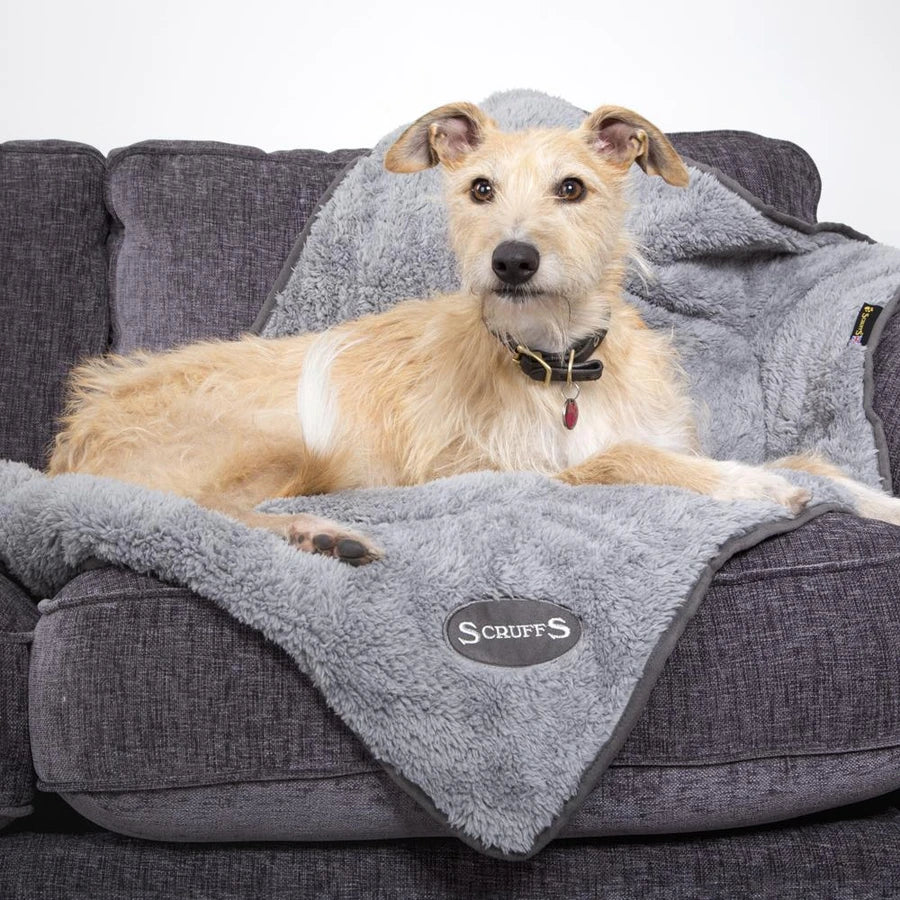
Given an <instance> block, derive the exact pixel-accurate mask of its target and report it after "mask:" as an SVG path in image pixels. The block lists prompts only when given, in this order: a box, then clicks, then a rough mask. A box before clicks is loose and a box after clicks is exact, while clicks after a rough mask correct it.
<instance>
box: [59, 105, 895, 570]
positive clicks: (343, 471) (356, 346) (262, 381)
mask: <svg viewBox="0 0 900 900" xmlns="http://www.w3.org/2000/svg"><path fill="white" fill-rule="evenodd" d="M634 163H637V165H639V166H640V167H641V168H642V169H643V170H644V171H645V172H646V173H647V174H648V175H651V176H657V177H660V178H662V179H664V180H665V181H666V182H668V183H669V184H670V185H673V186H676V187H684V186H686V185H687V184H688V177H689V176H688V171H687V169H686V167H685V165H684V163H683V161H682V160H681V159H680V157H679V156H678V153H677V152H676V151H675V149H674V148H673V147H672V145H671V143H670V142H669V141H668V139H667V138H666V137H665V135H664V134H663V133H662V132H661V131H660V130H659V129H658V128H656V127H655V126H654V125H653V124H651V123H650V122H649V121H647V120H646V119H644V118H643V117H642V116H640V115H638V114H637V113H634V112H632V111H630V110H627V109H624V108H622V107H615V106H603V107H600V108H599V109H597V110H596V111H594V112H593V113H591V114H590V115H588V116H587V117H586V119H585V120H584V122H583V123H582V124H581V125H580V126H579V127H578V128H576V129H574V130H566V129H533V130H529V131H523V132H516V133H504V132H502V131H501V130H500V129H499V128H498V127H497V125H496V124H495V123H494V122H493V121H492V120H491V119H490V118H489V117H488V116H487V115H485V113H484V112H482V111H481V110H480V109H479V108H478V107H477V106H474V105H472V104H469V103H455V104H450V105H447V106H442V107H440V108H438V109H435V110H432V111H431V112H429V113H427V114H426V115H424V116H422V117H421V118H420V119H418V120H417V121H416V122H415V123H414V124H413V125H411V126H410V127H409V128H408V129H407V130H406V131H405V132H404V133H403V134H402V135H401V136H400V138H399V139H398V140H397V141H396V142H395V143H394V144H393V146H392V147H391V148H390V150H389V152H388V154H387V156H386V159H385V166H386V167H387V169H388V170H390V171H391V172H396V173H411V172H419V171H422V170H424V169H427V168H430V167H433V166H440V167H442V169H443V170H444V173H445V182H446V201H447V207H448V213H449V222H450V238H451V242H452V245H453V249H454V251H455V253H456V257H457V259H458V263H459V272H460V276H461V288H460V290H459V292H458V293H453V294H444V295H440V296H436V297H433V298H431V299H411V300H405V301H403V302H400V303H398V304H396V305H395V306H393V307H392V308H391V309H389V310H387V311H386V312H383V313H380V314H377V315H369V316H364V317H362V318H359V319H357V320H354V321H348V322H344V323H342V324H339V325H336V326H335V327H333V328H330V329H328V330H327V331H324V332H321V333H310V334H303V335H299V336H294V337H287V338H277V339H263V338H259V337H255V336H246V337H243V338H241V339H239V340H236V341H208V342H202V343H196V344H192V345H188V346H185V347H182V348H179V349H175V350H171V351H168V352H162V353H135V354H133V355H129V356H109V357H105V358H100V359H96V360H92V361H89V362H87V363H86V364H83V365H81V366H80V367H78V368H77V369H76V370H75V371H74V372H73V374H72V376H71V379H70V384H69V395H68V406H67V409H66V412H65V415H64V418H63V420H62V423H61V424H62V428H61V430H60V432H59V434H58V435H57V437H56V440H55V444H54V447H53V450H52V455H51V459H50V463H49V470H48V471H49V473H50V474H52V475H57V474H61V473H65V472H84V473H91V474H94V475H104V476H111V477H113V478H117V479H120V480H123V481H127V482H133V483H135V484H140V485H145V486H147V487H150V488H155V489H159V490H163V491H172V492H175V493H176V494H180V495H183V496H185V497H189V498H192V499H193V500H195V501H196V502H198V503H200V504H202V505H203V506H206V507H208V508H210V509H214V510H218V511H220V512H221V513H224V514H225V515H227V516H231V517H234V518H236V519H238V520H239V521H241V522H243V523H244V524H246V525H248V526H250V527H260V528H266V529H269V530H270V531H273V532H275V533H277V534H279V535H281V536H282V537H284V538H285V539H287V540H288V541H289V542H290V543H291V544H293V545H295V546H296V547H297V548H298V549H299V550H302V551H307V552H310V553H316V554H323V555H327V556H331V557H334V558H335V559H338V560H341V561H343V562H346V563H349V564H351V565H363V564H366V563H369V562H371V561H373V560H375V559H378V558H379V556H381V551H380V549H379V548H378V547H377V546H376V545H375V543H374V542H373V541H371V540H370V539H369V538H368V537H366V536H365V535H362V534H357V533H355V532H354V531H352V530H350V529H349V528H347V527H345V526H343V525H341V524H339V523H336V522H331V521H329V520H326V519H322V518H320V517H317V516H312V515H304V514H301V515H283V514H266V513H262V512H258V511H257V510H256V507H257V505H258V504H259V503H261V502H262V501H263V500H266V499H268V498H276V497H290V496H296V495H302V494H314V493H323V492H329V491H338V490H343V489H347V488H361V487H374V486H379V485H415V484H421V483H423V482H426V481H430V480H433V479H436V478H441V477H444V476H450V475H456V474H459V473H463V472H471V471H475V470H481V469H493V470H527V471H533V472H534V471H536V472H540V473H544V474H546V475H547V476H550V477H553V478H556V479H558V480H560V481H562V482H565V483H567V484H572V485H580V484H623V483H625V484H629V483H643V484H659V485H674V486H677V487H681V488H686V489H689V490H692V491H698V492H701V493H703V494H707V495H709V496H711V497H714V498H717V499H719V500H737V499H766V500H772V501H775V502H777V503H779V504H782V505H783V506H784V507H785V512H786V515H788V514H789V515H796V514H797V513H799V512H800V511H801V510H802V509H803V507H804V506H805V505H806V504H807V502H808V501H809V499H810V497H809V494H808V492H807V491H806V490H804V489H803V488H802V487H798V486H796V485H794V484H792V483H791V482H790V481H788V480H787V479H785V478H784V477H782V476H781V475H779V474H778V473H777V472H775V471H772V469H773V468H777V467H789V468H795V469H802V470H806V471H810V472H813V473H815V474H819V475H825V476H827V477H830V478H833V479H835V480H837V481H840V482H841V483H843V484H844V485H845V486H847V487H849V488H850V489H851V491H852V493H853V496H854V498H855V500H856V502H857V506H858V510H859V512H860V514H862V515H864V516H869V517H873V518H879V519H884V520H886V521H890V522H893V523H897V524H900V500H896V499H894V498H891V497H889V496H888V495H886V494H884V493H881V492H879V491H877V490H874V489H872V488H868V487H866V486H864V485H862V484H860V483H858V482H855V481H852V480H851V479H849V478H848V477H847V476H846V475H844V474H843V473H842V472H841V471H840V470H839V469H837V468H835V467H834V466H832V465H831V464H830V463H828V462H827V461H825V460H824V459H821V458H819V457H817V456H815V455H812V454H808V455H800V456H795V457H790V458H786V459H781V460H776V461H774V462H772V463H769V464H767V465H766V466H753V465H748V464H745V463H741V462H737V461H719V460H714V459H710V458H707V457H704V456H702V455H701V453H700V450H699V446H698V441H697V432H696V427H695V421H694V413H693V408H692V404H691V400H690V398H689V396H688V393H687V390H686V388H685V384H684V380H683V378H682V376H681V374H680V370H679V367H678V361H677V354H676V352H675V349H674V347H673V345H672V342H671V340H670V339H669V337H667V336H666V335H664V334H661V333H659V332H657V331H653V330H651V329H649V328H647V327H646V325H645V324H644V322H643V321H642V320H641V318H640V316H639V315H638V313H637V312H636V311H635V309H634V308H632V307H631V306H629V305H628V303H626V302H625V300H624V299H623V289H622V288H623V280H624V277H625V274H626V269H627V266H628V265H629V259H630V257H631V255H632V253H633V249H634V248H633V247H632V245H631V243H630V241H629V238H628V235H627V233H626V229H625V214H626V198H625V181H626V176H627V173H628V171H629V168H630V167H631V166H632V165H633V164H634ZM601 374H602V378H601V377H600V375H601ZM298 379H299V381H298Z"/></svg>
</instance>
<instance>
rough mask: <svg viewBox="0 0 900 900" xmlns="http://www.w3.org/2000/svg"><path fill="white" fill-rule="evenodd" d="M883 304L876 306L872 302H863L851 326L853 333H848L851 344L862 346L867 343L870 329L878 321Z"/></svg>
mask: <svg viewBox="0 0 900 900" xmlns="http://www.w3.org/2000/svg"><path fill="white" fill-rule="evenodd" d="M882 309H884V307H883V306H876V305H875V304H874V303H864V304H863V305H862V308H861V309H860V311H859V315H858V316H857V317H856V324H855V325H854V326H853V334H851V335H850V343H851V344H861V345H862V346H863V347H865V346H866V344H868V343H869V336H870V335H871V334H872V329H873V328H874V327H875V323H876V322H877V321H878V316H879V315H880V314H881V310H882Z"/></svg>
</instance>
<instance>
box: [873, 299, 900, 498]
mask: <svg viewBox="0 0 900 900" xmlns="http://www.w3.org/2000/svg"><path fill="white" fill-rule="evenodd" d="M872 368H873V373H874V376H875V391H874V396H873V398H872V400H873V403H872V405H873V407H874V409H875V412H876V414H877V415H878V416H879V418H880V419H881V423H882V426H883V428H884V436H885V439H886V441H887V446H888V453H889V454H890V467H891V480H892V483H893V490H894V494H895V496H900V310H898V311H897V312H896V313H894V315H892V316H891V317H890V319H888V321H887V323H886V324H885V326H884V331H883V332H882V333H881V339H880V340H879V341H878V343H877V344H876V346H875V354H874V357H873V367H872Z"/></svg>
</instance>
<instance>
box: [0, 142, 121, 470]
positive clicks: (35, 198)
mask: <svg viewBox="0 0 900 900" xmlns="http://www.w3.org/2000/svg"><path fill="white" fill-rule="evenodd" d="M104 171H105V164H104V159H103V156H102V155H101V154H100V153H99V151H97V150H94V149H93V148H91V147H88V146H86V145H84V144H73V143H69V142H68V141H9V142H7V143H4V144H0V322H2V327H0V423H2V426H3V427H2V429H0V459H15V460H19V461H21V462H26V463H28V464H29V465H32V466H36V467H41V466H43V465H44V463H45V461H46V451H47V448H48V446H49V445H50V442H51V440H52V438H53V435H54V433H55V430H56V419H57V417H58V416H59V414H60V412H61V410H62V405H63V385H64V383H65V379H66V376H67V374H68V372H69V369H70V368H71V367H72V365H73V364H74V363H76V362H78V361H79V360H80V359H81V358H82V357H84V356H90V355H93V354H97V353H102V352H103V351H104V350H105V349H106V344H107V339H108V337H109V316H108V302H109V298H108V295H107V287H106V285H107V282H106V239H107V237H108V235H109V217H108V215H107V212H106V207H105V205H104V203H103V177H104Z"/></svg>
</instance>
